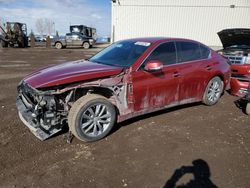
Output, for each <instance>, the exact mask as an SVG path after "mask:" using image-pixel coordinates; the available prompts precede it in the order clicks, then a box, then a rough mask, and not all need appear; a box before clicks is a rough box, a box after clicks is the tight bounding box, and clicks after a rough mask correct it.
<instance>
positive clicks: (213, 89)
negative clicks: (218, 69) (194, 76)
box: [202, 76, 224, 106]
mask: <svg viewBox="0 0 250 188" xmlns="http://www.w3.org/2000/svg"><path fill="white" fill-rule="evenodd" d="M223 89H224V83H223V81H222V80H221V79H220V78H219V77H218V76H215V77H213V78H212V79H211V80H210V81H209V82H208V84H207V87H206V90H205V92H204V94H203V100H202V102H203V103H204V104H206V105H208V106H212V105H214V104H216V103H217V102H218V101H219V99H220V97H221V94H222V92H223Z"/></svg>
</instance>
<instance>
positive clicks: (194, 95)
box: [176, 41, 211, 104]
mask: <svg viewBox="0 0 250 188" xmlns="http://www.w3.org/2000/svg"><path fill="white" fill-rule="evenodd" d="M176 46H177V54H178V55H177V56H178V64H179V65H180V67H179V71H180V74H181V79H180V93H179V100H180V103H181V104H182V103H190V102H195V101H200V100H201V98H202V96H203V93H204V91H205V87H206V85H207V81H208V79H209V78H210V71H211V62H210V59H209V54H210V51H209V50H208V49H207V50H204V49H203V47H204V46H202V49H203V50H204V51H206V54H204V53H205V52H203V54H202V50H201V45H200V44H199V43H196V42H192V41H177V42H176Z"/></svg>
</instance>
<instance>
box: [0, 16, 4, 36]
mask: <svg viewBox="0 0 250 188" xmlns="http://www.w3.org/2000/svg"><path fill="white" fill-rule="evenodd" d="M0 26H1V27H2V29H4V19H3V18H2V17H0ZM2 29H0V35H1V34H2V33H3V31H2Z"/></svg>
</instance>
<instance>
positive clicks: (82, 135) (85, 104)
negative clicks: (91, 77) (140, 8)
mask: <svg viewBox="0 0 250 188" xmlns="http://www.w3.org/2000/svg"><path fill="white" fill-rule="evenodd" d="M115 121H116V110H115V107H114V105H113V104H111V103H110V102H109V101H108V100H107V99H106V98H105V97H103V96H101V95H96V94H89V95H85V96H83V97H81V98H80V99H78V100H77V101H76V102H75V103H74V104H73V106H72V108H71V109H70V112H69V116H68V124H69V129H70V131H71V132H72V133H73V135H74V136H75V137H77V138H78V139H80V140H82V141H86V142H90V141H97V140H100V139H102V138H103V137H105V136H106V135H107V134H108V133H109V132H110V131H111V129H112V128H113V126H114V124H115Z"/></svg>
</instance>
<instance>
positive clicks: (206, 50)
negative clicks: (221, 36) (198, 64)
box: [200, 45, 210, 59]
mask: <svg viewBox="0 0 250 188" xmlns="http://www.w3.org/2000/svg"><path fill="white" fill-rule="evenodd" d="M200 50H201V59H207V58H209V56H210V49H209V48H207V47H205V46H203V45H200Z"/></svg>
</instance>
